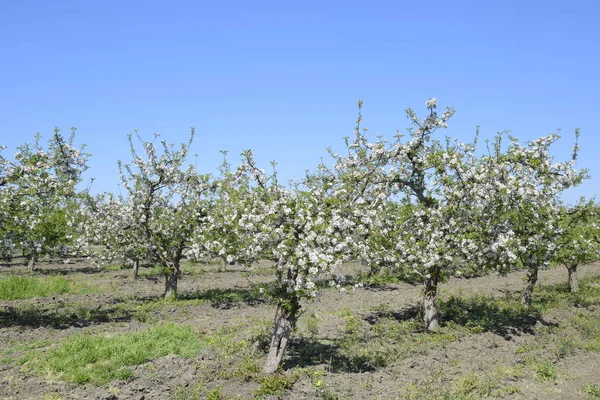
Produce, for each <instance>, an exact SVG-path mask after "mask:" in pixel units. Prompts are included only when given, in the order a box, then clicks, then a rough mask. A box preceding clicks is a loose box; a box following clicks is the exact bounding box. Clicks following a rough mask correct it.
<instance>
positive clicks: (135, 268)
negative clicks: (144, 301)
mask: <svg viewBox="0 0 600 400" xmlns="http://www.w3.org/2000/svg"><path fill="white" fill-rule="evenodd" d="M139 273H140V260H133V279H137V278H138V276H139Z"/></svg>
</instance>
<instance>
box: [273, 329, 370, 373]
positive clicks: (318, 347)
mask: <svg viewBox="0 0 600 400" xmlns="http://www.w3.org/2000/svg"><path fill="white" fill-rule="evenodd" d="M287 354H288V357H287V358H286V359H285V360H284V361H283V365H282V367H283V369H284V370H285V369H291V368H295V367H298V368H304V367H311V366H317V365H326V366H327V369H328V371H330V372H336V373H338V372H340V373H341V372H350V373H360V372H368V371H374V370H375V367H374V366H373V365H371V363H370V362H369V358H368V357H367V356H355V357H348V356H345V355H343V354H341V352H340V346H339V345H338V344H337V340H331V339H321V340H320V341H316V340H310V339H307V338H303V337H296V338H293V339H292V340H291V341H290V343H289V345H288V347H287Z"/></svg>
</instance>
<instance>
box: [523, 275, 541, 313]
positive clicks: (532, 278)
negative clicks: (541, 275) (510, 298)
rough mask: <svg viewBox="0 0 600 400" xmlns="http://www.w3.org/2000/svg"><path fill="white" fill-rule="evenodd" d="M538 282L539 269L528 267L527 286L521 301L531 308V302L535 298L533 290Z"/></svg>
mask: <svg viewBox="0 0 600 400" xmlns="http://www.w3.org/2000/svg"><path fill="white" fill-rule="evenodd" d="M537 280H538V267H537V265H536V266H528V268H527V286H525V290H524V291H523V298H522V299H521V303H522V304H523V305H524V306H526V307H529V306H531V300H532V297H533V288H534V287H535V284H536V283H537Z"/></svg>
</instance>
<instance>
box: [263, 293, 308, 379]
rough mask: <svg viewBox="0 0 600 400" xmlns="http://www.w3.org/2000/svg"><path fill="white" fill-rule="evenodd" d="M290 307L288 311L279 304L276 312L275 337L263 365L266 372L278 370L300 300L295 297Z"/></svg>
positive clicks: (294, 323)
mask: <svg viewBox="0 0 600 400" xmlns="http://www.w3.org/2000/svg"><path fill="white" fill-rule="evenodd" d="M290 308H291V309H290V310H289V311H286V309H285V308H284V307H283V306H282V305H278V306H277V312H276V313H275V327H274V328H273V337H272V338H271V345H270V347H269V355H268V356H267V361H266V362H265V365H264V366H263V372H264V373H266V374H272V373H273V372H275V371H277V368H278V367H279V364H281V360H282V358H283V355H284V353H285V349H286V347H287V345H288V342H289V339H290V335H291V333H292V331H293V330H294V327H295V325H296V320H297V318H298V311H300V303H299V301H298V300H297V299H294V300H293V302H292V306H291V307H290Z"/></svg>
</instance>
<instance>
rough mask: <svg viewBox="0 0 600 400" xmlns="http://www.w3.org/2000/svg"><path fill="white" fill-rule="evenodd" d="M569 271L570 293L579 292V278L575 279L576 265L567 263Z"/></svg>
mask: <svg viewBox="0 0 600 400" xmlns="http://www.w3.org/2000/svg"><path fill="white" fill-rule="evenodd" d="M567 271H569V289H570V290H571V293H577V292H579V280H578V279H577V265H567Z"/></svg>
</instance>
